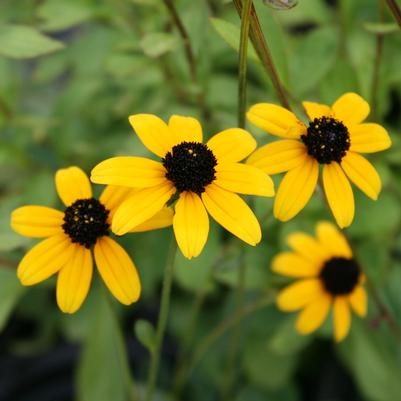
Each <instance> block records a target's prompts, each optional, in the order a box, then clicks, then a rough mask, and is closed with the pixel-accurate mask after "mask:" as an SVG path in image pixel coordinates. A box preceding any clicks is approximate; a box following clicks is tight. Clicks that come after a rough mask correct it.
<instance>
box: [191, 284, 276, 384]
mask: <svg viewBox="0 0 401 401" xmlns="http://www.w3.org/2000/svg"><path fill="white" fill-rule="evenodd" d="M275 294H276V293H275V292H274V291H271V292H270V293H268V294H267V295H266V294H265V295H263V296H261V297H260V298H258V299H257V300H255V301H254V302H252V303H250V304H248V305H246V306H244V307H243V308H242V309H240V310H237V311H236V312H234V314H233V315H232V316H230V317H228V318H227V319H225V320H223V321H222V322H221V323H220V324H219V325H218V326H216V327H215V328H214V329H213V330H212V331H211V332H210V333H209V334H208V335H207V336H205V337H204V338H203V340H201V341H200V342H199V343H198V345H197V347H196V348H195V350H194V353H193V354H192V358H191V361H190V363H189V366H188V369H187V371H186V377H189V376H190V374H191V373H192V371H193V370H194V368H195V367H196V366H197V364H198V363H199V362H200V361H201V360H202V358H203V357H204V355H205V354H206V352H207V351H208V350H209V349H210V348H211V347H212V345H213V344H214V343H215V342H216V341H217V340H218V339H219V338H221V336H223V335H224V334H225V333H226V332H227V331H228V330H229V329H231V328H232V327H235V326H236V325H237V324H238V323H239V322H241V321H242V320H243V319H244V318H245V317H247V316H249V315H251V314H252V313H254V312H256V311H258V310H260V309H263V308H265V307H267V306H269V305H271V304H272V302H273V300H274V298H275Z"/></svg>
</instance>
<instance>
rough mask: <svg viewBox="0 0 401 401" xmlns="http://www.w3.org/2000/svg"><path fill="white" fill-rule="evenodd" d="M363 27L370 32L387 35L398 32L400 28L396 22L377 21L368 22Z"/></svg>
mask: <svg viewBox="0 0 401 401" xmlns="http://www.w3.org/2000/svg"><path fill="white" fill-rule="evenodd" d="M363 27H364V28H365V29H366V30H367V31H368V32H370V33H375V34H376V35H385V34H388V33H393V32H398V30H399V29H400V28H399V27H398V25H397V24H396V23H392V22H387V23H377V22H366V23H365V24H363Z"/></svg>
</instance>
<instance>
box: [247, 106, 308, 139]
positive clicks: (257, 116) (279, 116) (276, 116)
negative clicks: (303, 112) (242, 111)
mask: <svg viewBox="0 0 401 401" xmlns="http://www.w3.org/2000/svg"><path fill="white" fill-rule="evenodd" d="M246 116H247V118H248V120H249V121H250V122H251V123H252V124H254V125H256V126H257V127H259V128H261V129H263V130H264V131H266V132H268V133H269V134H272V135H277V136H281V137H283V138H299V137H300V136H301V135H302V134H303V133H305V132H306V127H305V125H304V124H303V123H302V122H301V121H300V120H299V119H298V118H297V117H296V116H295V114H294V113H292V112H291V111H289V110H287V109H285V108H284V107H281V106H277V105H275V104H271V103H258V104H255V105H253V106H252V107H251V108H250V109H249V111H248V113H247V114H246Z"/></svg>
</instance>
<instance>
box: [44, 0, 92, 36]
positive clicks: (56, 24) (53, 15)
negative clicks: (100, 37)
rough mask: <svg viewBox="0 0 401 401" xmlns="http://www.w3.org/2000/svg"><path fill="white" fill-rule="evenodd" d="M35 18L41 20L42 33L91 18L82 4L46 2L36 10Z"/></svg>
mask: <svg viewBox="0 0 401 401" xmlns="http://www.w3.org/2000/svg"><path fill="white" fill-rule="evenodd" d="M37 16H38V17H39V18H41V19H42V20H43V22H42V24H41V28H42V29H43V30H44V31H47V32H54V31H62V30H64V29H68V28H71V27H73V26H74V25H78V24H80V23H82V22H84V21H86V20H87V19H89V18H90V17H91V10H90V9H89V8H88V7H87V6H85V4H83V2H77V1H71V0H47V1H45V2H44V3H42V4H41V5H40V6H39V7H38V8H37Z"/></svg>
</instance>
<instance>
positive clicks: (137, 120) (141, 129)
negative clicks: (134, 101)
mask: <svg viewBox="0 0 401 401" xmlns="http://www.w3.org/2000/svg"><path fill="white" fill-rule="evenodd" d="M129 122H130V124H131V126H132V128H133V129H134V130H135V132H136V134H137V135H138V137H139V139H140V140H141V142H142V143H143V144H144V145H145V146H146V147H147V148H148V149H149V150H150V151H151V152H153V153H154V154H155V155H157V156H159V157H164V156H166V154H167V153H168V152H170V150H171V148H172V147H173V146H174V145H176V144H177V143H178V142H179V139H178V138H177V137H176V135H175V133H174V132H172V131H171V130H170V129H169V127H168V126H167V124H166V123H165V122H164V121H163V120H161V119H160V118H159V117H157V116H154V115H153V114H135V115H132V116H129Z"/></svg>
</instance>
